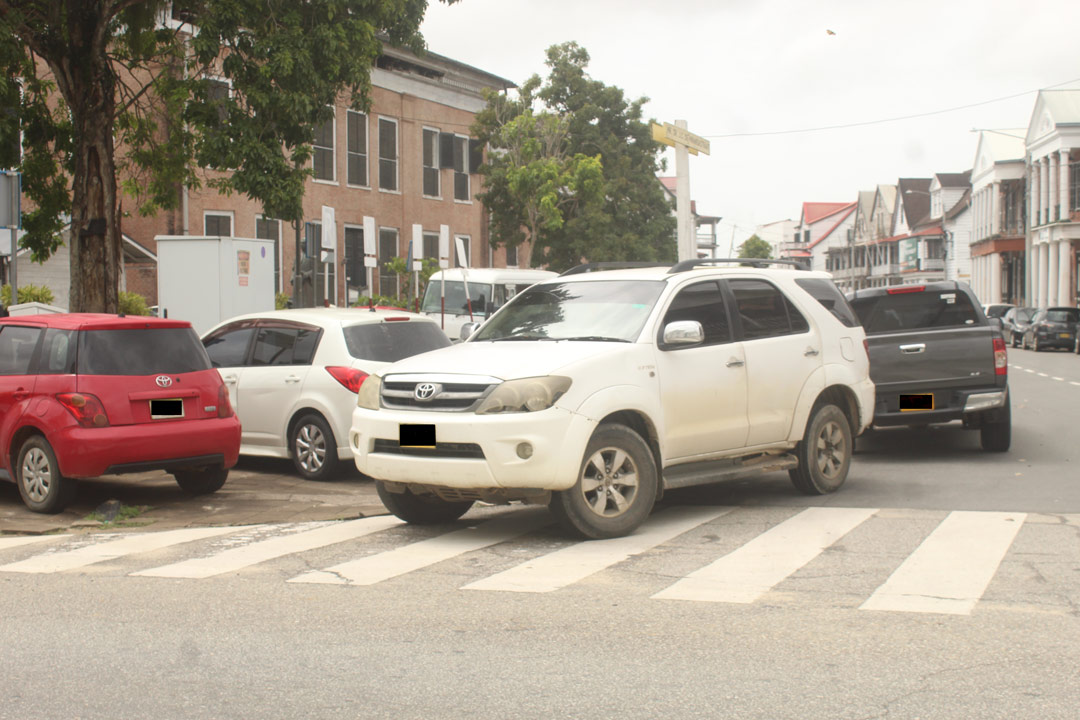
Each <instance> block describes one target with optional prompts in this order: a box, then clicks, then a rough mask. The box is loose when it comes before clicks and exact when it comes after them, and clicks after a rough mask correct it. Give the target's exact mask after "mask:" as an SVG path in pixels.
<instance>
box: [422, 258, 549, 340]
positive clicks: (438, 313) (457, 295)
mask: <svg viewBox="0 0 1080 720" xmlns="http://www.w3.org/2000/svg"><path fill="white" fill-rule="evenodd" d="M463 272H465V273H467V274H468V277H469V297H468V301H466V297H465V281H464V277H463ZM557 274H558V273H553V272H550V271H548V270H521V269H518V268H475V269H471V270H467V271H463V270H462V269H461V268H455V269H453V270H441V271H439V272H437V273H435V274H434V275H432V276H431V280H430V281H429V282H428V286H427V291H426V292H424V302H423V304H422V305H421V306H420V312H421V313H423V314H424V315H427V316H428V317H432V318H434V319H435V322H437V323H439V324H440V326H441V327H442V329H443V332H445V333H446V334H447V335H448V336H449V337H450V339H451V340H453V341H455V342H456V341H457V340H458V339H460V337H461V326H462V325H464V324H465V323H468V322H484V320H486V319H487V318H488V317H489V316H490V315H491V314H492V313H494V312H495V311H496V310H498V309H499V308H501V307H502V306H503V305H505V304H506V301H507V300H509V299H510V298H512V297H514V295H517V294H518V293H519V292H521V291H522V290H524V289H525V288H527V287H529V286H530V285H535V284H536V283H538V282H540V281H542V280H547V279H549V278H553V277H555V276H556V275H557ZM470 305H471V309H472V312H471V315H470V312H469V310H470Z"/></svg>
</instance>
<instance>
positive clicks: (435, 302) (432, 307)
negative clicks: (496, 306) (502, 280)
mask: <svg viewBox="0 0 1080 720" xmlns="http://www.w3.org/2000/svg"><path fill="white" fill-rule="evenodd" d="M444 284H445V285H446V313H447V314H449V315H468V314H469V308H468V305H467V304H466V302H465V283H463V282H461V281H460V280H447V281H446V282H445V283H443V282H442V281H439V280H432V281H431V282H430V283H428V286H427V290H426V291H424V304H423V306H421V310H422V312H426V313H437V312H440V311H441V310H442V309H443V303H442V300H443V296H442V292H443V290H442V288H443V285H444ZM469 301H471V302H472V312H473V315H479V316H480V317H487V314H488V312H489V311H490V310H491V285H488V284H485V283H474V282H471V283H469Z"/></svg>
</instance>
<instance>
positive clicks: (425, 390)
mask: <svg viewBox="0 0 1080 720" xmlns="http://www.w3.org/2000/svg"><path fill="white" fill-rule="evenodd" d="M440 392H442V385H439V384H438V383H420V384H419V385H417V386H416V390H414V391H413V395H414V396H415V397H416V399H417V400H431V399H432V398H434V397H435V396H436V395H438V394H439V393H440Z"/></svg>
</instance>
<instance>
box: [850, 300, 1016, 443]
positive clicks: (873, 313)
mask: <svg viewBox="0 0 1080 720" xmlns="http://www.w3.org/2000/svg"><path fill="white" fill-rule="evenodd" d="M848 300H850V301H851V306H852V307H853V308H854V310H855V314H856V315H857V316H858V317H859V320H860V322H861V323H862V326H863V328H864V329H865V330H866V335H867V342H868V343H869V350H870V378H871V379H872V380H873V381H874V385H875V386H876V388H877V394H876V403H875V406H874V422H873V425H874V427H884V426H890V425H893V426H895V425H909V426H926V425H930V424H936V423H947V422H952V421H955V420H961V421H963V423H964V427H966V428H971V429H978V430H979V431H980V438H981V441H982V447H983V449H984V450H989V451H993V452H1004V451H1005V450H1008V449H1009V444H1010V440H1011V434H1012V429H1011V428H1012V419H1011V411H1010V406H1009V387H1008V362H1007V358H1006V349H1005V340H1004V338H1003V337H1002V335H1001V331H1000V330H999V329H998V327H997V326H996V325H994V324H992V323H990V321H989V320H987V318H986V315H984V314H983V312H982V309H981V307H980V306H979V303H978V301H977V300H976V298H975V294H974V293H973V292H972V290H971V288H970V287H968V286H967V285H965V284H964V283H959V282H954V281H944V282H935V283H927V284H925V285H895V286H891V287H881V288H867V289H864V290H857V291H855V292H854V293H851V294H849V295H848Z"/></svg>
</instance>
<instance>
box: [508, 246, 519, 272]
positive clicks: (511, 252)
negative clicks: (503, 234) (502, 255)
mask: <svg viewBox="0 0 1080 720" xmlns="http://www.w3.org/2000/svg"><path fill="white" fill-rule="evenodd" d="M517 264H518V249H517V245H514V246H513V247H510V246H509V245H507V246H506V267H517Z"/></svg>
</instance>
